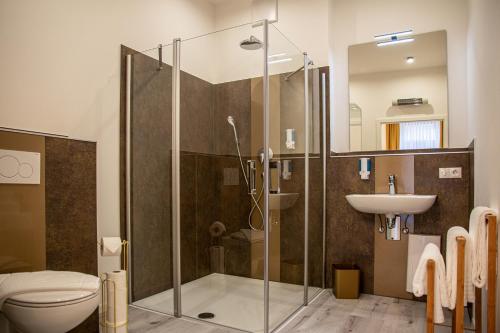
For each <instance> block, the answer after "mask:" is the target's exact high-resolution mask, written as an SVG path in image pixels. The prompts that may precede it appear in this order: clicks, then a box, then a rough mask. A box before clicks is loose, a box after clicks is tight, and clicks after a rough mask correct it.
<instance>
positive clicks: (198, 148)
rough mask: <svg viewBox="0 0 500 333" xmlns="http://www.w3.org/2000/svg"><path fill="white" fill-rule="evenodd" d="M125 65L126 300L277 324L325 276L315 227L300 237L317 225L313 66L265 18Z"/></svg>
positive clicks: (244, 324)
mask: <svg viewBox="0 0 500 333" xmlns="http://www.w3.org/2000/svg"><path fill="white" fill-rule="evenodd" d="M160 60H161V61H160ZM129 67H130V68H129V69H130V71H129V73H130V97H131V98H130V110H129V111H130V112H129V114H130V117H129V118H130V119H129V122H128V123H129V124H130V131H129V133H130V138H129V140H128V141H129V143H130V152H129V154H128V155H127V156H128V157H129V160H130V167H129V168H128V170H129V172H130V177H129V179H130V184H131V185H130V195H129V196H128V197H130V198H129V199H130V200H129V201H130V202H129V206H128V207H130V214H129V216H130V221H129V230H128V235H129V240H131V244H132V246H131V262H132V269H131V275H130V286H131V288H130V290H131V301H132V302H133V304H134V305H136V306H140V307H144V308H147V309H150V310H154V311H158V312H162V313H167V314H174V315H176V316H178V317H180V316H187V317H191V318H194V319H199V320H205V321H209V322H211V323H215V324H219V325H223V326H226V327H232V328H236V329H240V330H243V331H248V332H270V331H273V330H275V329H276V328H278V327H279V326H280V325H281V324H282V323H283V322H284V321H285V320H286V319H287V318H289V317H290V316H291V315H292V314H293V313H294V312H295V311H297V310H298V309H299V308H300V307H301V306H302V305H304V304H306V303H307V302H308V300H309V299H310V298H311V297H312V296H313V295H315V294H316V291H317V290H319V288H318V287H320V286H321V282H318V281H321V276H320V275H318V274H320V273H319V272H320V271H321V274H322V268H318V267H317V266H318V261H321V259H320V258H321V252H320V250H321V248H319V250H318V244H321V243H320V242H321V240H318V239H316V240H315V242H314V244H309V245H308V244H307V240H308V237H309V236H310V235H313V236H314V235H316V236H317V233H316V231H317V230H319V229H317V228H318V226H319V227H320V226H321V221H320V220H317V219H316V216H318V214H319V216H320V215H321V209H318V205H321V203H320V202H321V200H320V199H318V198H317V196H315V192H313V191H311V186H308V184H309V174H311V176H312V175H313V173H315V176H317V175H316V173H317V172H319V171H318V170H316V169H315V167H314V163H313V159H314V158H316V157H319V153H320V152H319V149H320V147H319V143H318V142H319V141H318V136H319V133H320V129H319V120H318V119H319V115H318V114H317V108H315V105H316V106H317V104H318V103H316V102H315V101H316V97H315V96H316V95H315V94H316V93H315V91H317V89H319V88H318V86H317V84H315V82H317V79H318V77H319V76H318V75H317V73H316V72H315V71H317V70H315V69H313V68H312V67H313V66H312V63H311V62H310V59H309V58H308V57H307V55H304V53H303V52H302V51H301V50H300V49H299V48H298V47H297V46H295V45H294V44H293V43H292V42H291V41H290V40H289V39H288V38H286V36H285V35H284V34H283V33H282V32H280V31H279V30H278V29H277V28H276V27H275V26H274V25H271V24H268V23H267V22H264V23H262V22H261V23H257V24H244V25H241V26H237V27H234V28H229V29H224V30H221V31H218V32H214V33H209V34H206V35H202V36H199V37H193V38H186V39H181V40H175V41H173V43H171V44H168V45H165V46H162V47H161V48H154V49H151V50H149V51H146V52H141V53H139V52H137V53H134V54H133V55H132V56H131V63H130V65H129ZM318 96H319V95H318ZM315 103H316V104H315ZM306 110H307V113H306ZM306 114H307V117H306ZM266 152H267V153H266ZM318 161H319V159H318ZM318 165H319V164H318ZM266 182H267V184H266ZM266 186H267V190H266ZM320 187H321V185H320V184H317V187H316V190H318V189H319V188H320ZM311 196H312V198H313V199H314V200H315V201H316V199H318V200H319V201H318V202H316V204H314V205H313V204H312V203H311V200H309V199H308V198H309V197H311ZM266 207H267V208H268V209H266ZM311 262H312V263H314V267H311Z"/></svg>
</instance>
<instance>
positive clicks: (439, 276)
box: [413, 243, 449, 324]
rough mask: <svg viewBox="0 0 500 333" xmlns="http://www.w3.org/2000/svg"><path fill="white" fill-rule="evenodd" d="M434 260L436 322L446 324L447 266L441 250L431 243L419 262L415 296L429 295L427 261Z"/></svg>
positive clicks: (414, 280)
mask: <svg viewBox="0 0 500 333" xmlns="http://www.w3.org/2000/svg"><path fill="white" fill-rule="evenodd" d="M430 259H432V260H434V262H435V267H436V269H435V275H434V322H435V323H438V324H439V323H442V322H444V314H443V307H448V306H449V299H448V287H447V284H446V266H445V265H444V259H443V256H442V255H441V252H440V251H439V248H438V247H437V246H436V245H434V244H432V243H429V244H427V245H426V246H425V249H424V252H422V256H421V257H420V260H419V262H418V266H417V271H416V272H415V276H414V277H413V294H415V296H417V297H420V296H423V295H427V261H428V260H430Z"/></svg>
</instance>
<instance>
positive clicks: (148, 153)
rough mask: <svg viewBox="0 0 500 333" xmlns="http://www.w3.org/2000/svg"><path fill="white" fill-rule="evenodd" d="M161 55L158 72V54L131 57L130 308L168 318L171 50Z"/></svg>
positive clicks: (170, 298) (170, 293)
mask: <svg viewBox="0 0 500 333" xmlns="http://www.w3.org/2000/svg"><path fill="white" fill-rule="evenodd" d="M161 53H162V58H163V62H162V63H161V66H160V62H159V49H157V48H155V49H152V50H149V51H146V52H138V53H135V54H133V55H132V64H131V83H130V86H131V107H130V185H131V193H130V197H131V205H130V209H131V221H130V222H131V223H130V228H131V230H130V231H131V237H129V238H131V263H132V265H131V270H132V271H131V297H132V302H133V304H134V305H137V306H141V307H145V308H148V309H151V310H155V311H159V312H162V313H167V314H172V313H173V289H172V286H173V285H172V244H171V239H172V221H171V185H170V184H171V181H172V179H171V175H172V172H171V146H172V140H171V139H172V132H171V129H172V124H171V119H172V88H171V87H172V62H171V59H172V47H171V46H164V47H163V48H162V52H161ZM160 67H161V68H160Z"/></svg>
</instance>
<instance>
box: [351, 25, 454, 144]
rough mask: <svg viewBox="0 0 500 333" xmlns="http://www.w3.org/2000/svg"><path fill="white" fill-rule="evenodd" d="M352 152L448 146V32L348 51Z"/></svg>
mask: <svg viewBox="0 0 500 333" xmlns="http://www.w3.org/2000/svg"><path fill="white" fill-rule="evenodd" d="M349 101H350V108H349V120H350V121H349V122H350V126H349V128H350V151H374V150H403V149H430V148H447V147H448V68H447V52H446V31H435V32H429V33H423V34H417V35H413V34H411V32H410V31H408V32H403V33H402V34H401V35H399V36H394V35H392V36H390V35H389V36H381V37H380V38H378V39H376V40H375V41H374V42H371V43H365V44H358V45H352V46H350V47H349Z"/></svg>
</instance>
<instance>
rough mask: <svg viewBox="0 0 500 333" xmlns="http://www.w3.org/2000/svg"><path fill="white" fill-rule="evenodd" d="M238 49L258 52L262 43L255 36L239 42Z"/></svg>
mask: <svg viewBox="0 0 500 333" xmlns="http://www.w3.org/2000/svg"><path fill="white" fill-rule="evenodd" d="M240 47H241V48H242V49H243V50H249V51H253V50H258V49H260V48H261V47H262V42H261V41H260V40H259V39H258V38H257V37H255V36H250V38H248V39H245V40H243V41H241V42H240Z"/></svg>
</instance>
